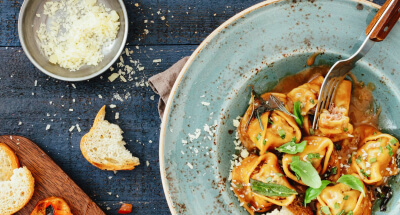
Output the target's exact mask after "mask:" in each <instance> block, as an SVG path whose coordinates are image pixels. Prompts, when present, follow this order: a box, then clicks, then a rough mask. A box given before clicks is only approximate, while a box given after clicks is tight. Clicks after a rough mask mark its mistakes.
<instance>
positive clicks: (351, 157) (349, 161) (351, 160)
mask: <svg viewBox="0 0 400 215" xmlns="http://www.w3.org/2000/svg"><path fill="white" fill-rule="evenodd" d="M352 162H353V155H351V156H350V157H349V160H347V163H348V164H351V163H352Z"/></svg>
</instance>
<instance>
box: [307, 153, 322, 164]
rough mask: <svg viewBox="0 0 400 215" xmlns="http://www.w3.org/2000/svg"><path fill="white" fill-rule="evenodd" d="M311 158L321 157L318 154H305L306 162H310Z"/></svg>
mask: <svg viewBox="0 0 400 215" xmlns="http://www.w3.org/2000/svg"><path fill="white" fill-rule="evenodd" d="M313 158H316V159H320V158H321V156H320V155H319V153H318V152H317V153H308V154H307V160H308V161H310V162H311V161H312V159H313Z"/></svg>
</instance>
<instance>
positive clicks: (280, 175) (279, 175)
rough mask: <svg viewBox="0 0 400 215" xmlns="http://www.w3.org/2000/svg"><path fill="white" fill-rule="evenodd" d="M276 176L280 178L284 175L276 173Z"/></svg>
mask: <svg viewBox="0 0 400 215" xmlns="http://www.w3.org/2000/svg"><path fill="white" fill-rule="evenodd" d="M275 175H276V176H278V177H282V176H283V174H282V173H280V172H277V173H275Z"/></svg>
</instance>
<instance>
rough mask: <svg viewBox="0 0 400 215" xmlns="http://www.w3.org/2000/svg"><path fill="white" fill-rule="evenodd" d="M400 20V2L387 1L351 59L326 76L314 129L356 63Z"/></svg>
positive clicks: (333, 68)
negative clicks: (340, 84)
mask: <svg viewBox="0 0 400 215" xmlns="http://www.w3.org/2000/svg"><path fill="white" fill-rule="evenodd" d="M399 18H400V0H387V1H386V2H385V4H384V5H383V6H382V7H381V9H379V11H378V13H377V14H376V15H375V17H374V18H373V19H372V21H371V22H370V24H369V25H368V27H367V30H366V34H367V38H366V39H365V40H364V42H363V43H362V44H361V46H360V47H359V48H358V50H357V51H356V53H354V54H353V55H352V56H351V57H350V58H348V59H346V60H340V61H337V62H336V63H335V64H334V65H333V66H332V67H331V68H330V70H329V72H328V74H327V75H326V76H325V79H324V82H323V83H322V85H321V89H320V91H319V96H318V103H317V107H316V109H315V114H314V121H313V126H312V128H313V129H314V130H316V129H318V120H319V115H320V114H321V112H322V110H324V109H329V108H330V107H331V106H332V105H333V104H332V100H333V98H334V97H335V94H336V90H337V87H338V85H339V83H340V82H341V81H342V80H343V79H344V78H345V77H346V75H347V74H348V73H349V72H350V70H351V69H352V68H353V67H354V66H355V64H356V62H357V61H358V60H360V59H361V58H362V57H364V56H365V55H366V54H367V53H368V51H369V50H370V49H371V48H372V46H373V45H374V44H375V42H380V41H382V40H384V39H385V38H386V36H387V35H388V34H389V32H390V30H392V28H393V26H394V25H395V24H396V23H397V21H398V19H399Z"/></svg>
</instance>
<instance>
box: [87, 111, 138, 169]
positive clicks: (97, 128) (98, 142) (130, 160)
mask: <svg viewBox="0 0 400 215" xmlns="http://www.w3.org/2000/svg"><path fill="white" fill-rule="evenodd" d="M105 114H106V106H103V107H102V108H101V109H100V111H99V113H98V114H97V116H96V118H95V120H94V123H93V127H92V128H91V129H90V131H89V133H87V134H85V136H83V137H82V140H81V151H82V154H83V157H85V158H86V160H88V161H89V162H90V163H91V164H93V165H94V166H96V167H98V168H99V169H103V170H132V169H134V168H135V166H137V165H139V164H140V163H139V158H136V157H133V156H132V154H131V153H130V152H129V151H128V150H127V149H126V148H125V146H124V145H125V144H126V143H125V142H124V141H123V140H122V139H123V138H122V133H123V131H122V130H121V128H120V127H119V126H118V125H115V124H111V123H109V122H108V121H107V120H104V117H105Z"/></svg>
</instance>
